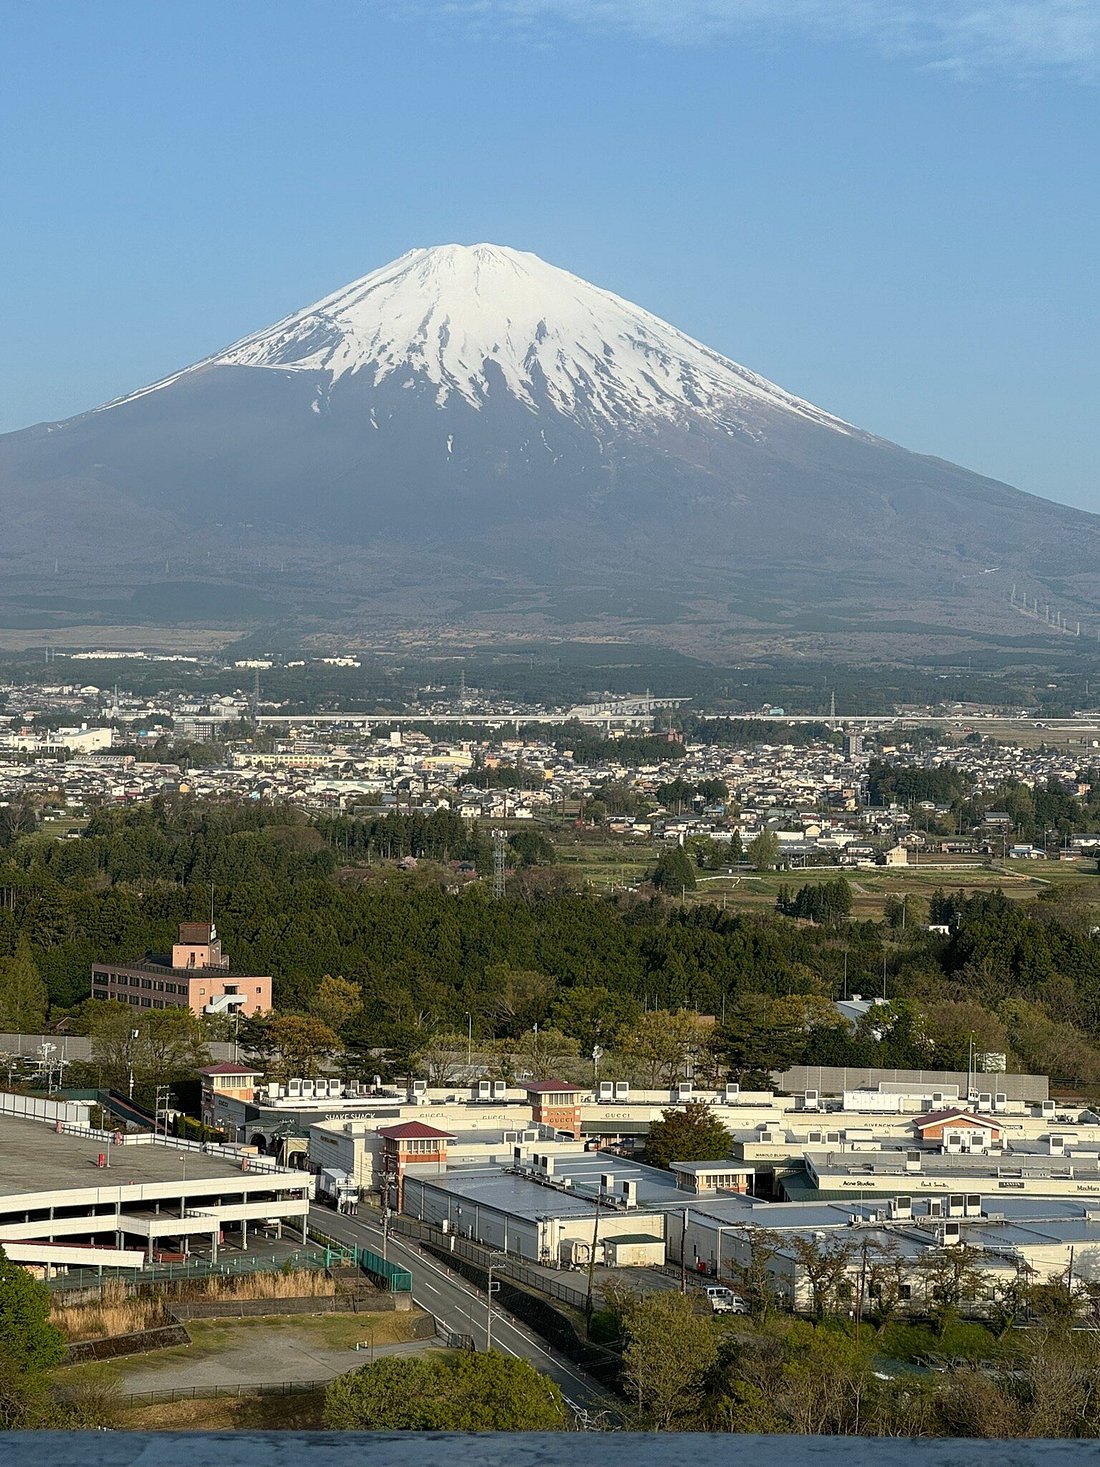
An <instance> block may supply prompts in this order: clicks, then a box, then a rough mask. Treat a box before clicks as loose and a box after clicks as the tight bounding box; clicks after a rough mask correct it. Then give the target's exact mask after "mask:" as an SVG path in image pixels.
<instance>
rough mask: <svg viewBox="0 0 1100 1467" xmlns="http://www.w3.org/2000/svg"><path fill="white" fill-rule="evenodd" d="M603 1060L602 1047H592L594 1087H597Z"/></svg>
mask: <svg viewBox="0 0 1100 1467" xmlns="http://www.w3.org/2000/svg"><path fill="white" fill-rule="evenodd" d="M602 1059H603V1049H602V1048H601V1046H600V1045H598V1044H594V1045H593V1046H592V1083H593V1085H595V1083H596V1081H597V1080H598V1079H599V1074H600V1060H602Z"/></svg>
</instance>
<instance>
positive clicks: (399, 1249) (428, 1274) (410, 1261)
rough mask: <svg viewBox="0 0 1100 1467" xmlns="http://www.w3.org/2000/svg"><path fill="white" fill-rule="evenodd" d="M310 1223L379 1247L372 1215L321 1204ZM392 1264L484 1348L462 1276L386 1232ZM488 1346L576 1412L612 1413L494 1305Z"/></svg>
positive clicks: (590, 1385)
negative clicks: (530, 1368) (535, 1375)
mask: <svg viewBox="0 0 1100 1467" xmlns="http://www.w3.org/2000/svg"><path fill="white" fill-rule="evenodd" d="M309 1221H310V1226H311V1227H314V1228H316V1229H317V1231H318V1232H320V1233H325V1234H327V1235H328V1236H329V1237H330V1238H336V1239H338V1240H339V1241H340V1242H343V1243H354V1244H357V1245H358V1246H359V1247H365V1248H370V1249H372V1250H373V1251H374V1252H375V1253H381V1251H382V1229H381V1227H380V1226H378V1225H377V1224H376V1223H375V1222H374V1221H373V1220H372V1219H368V1218H365V1217H359V1216H356V1215H351V1216H348V1215H341V1214H338V1213H335V1212H330V1211H329V1209H328V1208H325V1207H311V1208H310V1211H309ZM386 1253H387V1257H388V1258H389V1260H390V1262H391V1263H396V1264H398V1265H399V1266H400V1267H401V1268H407V1269H408V1270H409V1272H410V1273H411V1274H412V1279H413V1301H414V1303H416V1304H417V1305H419V1307H420V1308H421V1309H424V1310H427V1311H428V1313H430V1314H434V1315H435V1317H436V1318H437V1319H438V1320H439V1321H440V1323H441V1324H442V1325H443V1326H444V1328H445V1329H447V1330H450V1331H452V1332H453V1333H454V1334H459V1335H472V1336H473V1338H474V1340H475V1342H476V1343H477V1347H478V1349H484V1348H485V1346H486V1334H487V1328H486V1327H487V1322H488V1311H487V1296H486V1295H485V1293H484V1292H483V1291H482V1290H481V1289H478V1288H475V1286H474V1285H473V1284H471V1283H468V1282H467V1280H466V1279H464V1278H462V1277H460V1275H458V1274H456V1273H452V1272H451V1271H450V1269H448V1268H445V1267H444V1266H443V1264H441V1263H440V1262H438V1260H437V1259H435V1258H433V1257H432V1256H431V1254H430V1253H424V1252H422V1251H421V1250H420V1249H419V1248H418V1247H417V1246H416V1245H415V1243H413V1242H411V1241H409V1240H406V1239H404V1238H400V1237H397V1236H395V1235H394V1234H393V1233H390V1235H389V1239H388V1244H387V1248H386ZM492 1345H493V1349H494V1350H500V1351H501V1352H502V1353H503V1354H505V1355H515V1356H517V1357H519V1358H521V1359H524V1360H529V1361H530V1362H531V1364H532V1365H534V1366H535V1368H536V1369H537V1370H540V1371H541V1372H542V1373H543V1375H548V1376H549V1377H550V1378H551V1380H553V1381H554V1382H555V1383H556V1384H557V1386H558V1388H559V1389H560V1391H561V1393H562V1395H563V1396H564V1397H565V1399H566V1401H567V1402H568V1403H569V1404H570V1406H572V1407H573V1409H574V1410H575V1411H576V1412H578V1413H583V1412H592V1413H596V1412H600V1413H603V1412H608V1411H610V1412H613V1413H614V1414H616V1415H617V1414H618V1409H617V1408H618V1404H619V1403H618V1402H617V1401H616V1398H615V1397H614V1396H612V1395H610V1394H609V1393H608V1392H607V1391H605V1390H604V1388H603V1387H602V1386H601V1385H600V1384H599V1382H598V1381H596V1380H594V1379H593V1378H592V1376H590V1375H588V1374H587V1373H586V1372H585V1371H583V1370H581V1369H580V1367H579V1366H576V1365H574V1364H573V1362H572V1361H571V1360H566V1359H565V1357H564V1356H562V1355H559V1354H558V1352H557V1351H556V1350H552V1349H551V1348H550V1347H549V1345H547V1344H546V1342H545V1341H544V1340H542V1339H540V1337H539V1336H538V1335H537V1334H535V1333H534V1331H533V1330H529V1329H528V1328H527V1327H526V1325H522V1324H519V1323H517V1322H515V1321H514V1320H512V1319H511V1318H510V1317H509V1316H508V1315H507V1314H505V1313H504V1312H503V1311H502V1310H501V1309H500V1307H499V1306H498V1305H496V1304H494V1306H493V1321H492Z"/></svg>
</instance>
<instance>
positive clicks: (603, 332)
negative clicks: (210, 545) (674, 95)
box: [100, 244, 868, 437]
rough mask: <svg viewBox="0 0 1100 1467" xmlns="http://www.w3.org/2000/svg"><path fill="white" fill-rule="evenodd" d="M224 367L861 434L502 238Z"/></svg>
mask: <svg viewBox="0 0 1100 1467" xmlns="http://www.w3.org/2000/svg"><path fill="white" fill-rule="evenodd" d="M490 364H491V365H490ZM216 366H243V367H263V368H268V369H277V370H281V371H291V372H315V373H317V374H319V375H321V374H324V375H325V381H324V382H323V384H322V386H323V387H329V386H331V385H332V384H333V383H335V382H337V381H338V380H339V379H340V378H342V377H345V376H347V375H349V374H354V373H360V372H362V373H368V374H370V378H371V380H372V381H373V383H374V385H378V384H380V383H382V382H383V381H385V380H386V379H387V378H390V377H396V378H399V379H404V378H409V379H411V378H418V379H420V380H426V381H428V382H429V383H431V384H433V385H434V386H435V387H436V389H437V392H436V401H437V403H438V404H439V405H440V406H442V405H444V404H445V403H446V402H447V400H448V399H449V398H450V397H451V396H452V394H455V395H457V396H458V397H460V398H463V399H465V401H467V402H468V403H470V404H471V405H472V406H474V407H475V408H476V407H479V406H480V405H481V404H482V403H483V402H484V401H485V400H486V398H487V397H488V396H489V394H490V393H491V391H492V390H493V384H494V382H495V381H498V380H502V381H503V384H504V386H505V387H506V388H507V390H508V391H509V392H510V393H511V394H512V395H513V396H514V397H515V398H517V399H518V400H519V401H520V402H522V403H524V404H525V405H526V406H528V407H529V408H532V409H537V408H539V407H540V406H542V405H543V404H544V403H548V404H549V405H550V406H552V407H553V408H555V409H556V410H557V411H559V412H562V413H564V414H566V415H569V416H572V417H577V418H581V419H584V420H586V421H589V422H597V423H598V422H602V423H606V424H612V425H623V424H638V423H639V421H641V422H642V423H643V424H644V421H645V420H646V419H650V418H653V417H660V418H664V419H668V418H673V419H679V418H685V417H693V416H694V417H701V418H703V419H705V420H706V421H707V422H709V423H710V424H712V425H713V426H716V427H719V428H721V429H723V430H726V431H730V432H733V431H737V430H740V429H743V428H745V427H746V426H748V427H751V426H752V424H753V422H754V421H755V419H756V418H757V416H758V410H759V409H760V408H770V409H773V410H780V411H782V412H786V413H792V414H795V415H796V416H798V417H800V418H803V419H808V420H810V421H812V422H814V423H817V424H820V425H822V426H824V427H828V428H832V429H835V430H836V431H837V432H839V433H844V434H857V433H858V430H856V429H854V428H853V427H851V425H850V424H848V423H845V422H843V421H842V420H841V419H839V418H836V417H834V416H832V415H831V414H829V413H826V412H823V411H822V410H821V409H820V408H816V407H814V406H813V405H812V404H810V403H808V402H804V401H802V400H801V399H800V398H797V397H794V396H792V395H791V394H790V393H787V392H784V391H783V390H782V388H779V387H776V386H775V385H774V384H773V383H771V382H768V381H766V380H765V379H764V378H763V377H759V376H757V375H756V374H755V373H753V372H749V371H747V370H746V369H745V368H744V367H740V366H738V365H737V364H736V363H735V362H731V361H729V360H728V359H727V358H725V357H723V356H721V355H719V353H717V352H714V351H711V350H710V349H709V348H708V347H706V346H703V345H702V344H701V343H700V342H698V341H695V340H693V339H692V338H691V337H689V336H686V335H684V333H683V332H681V331H678V330H677V329H676V328H675V327H674V326H670V325H669V324H668V323H667V322H665V321H662V320H660V319H659V318H658V317H656V316H653V315H650V313H649V312H648V311H644V310H642V309H641V307H639V306H635V305H632V304H631V303H630V302H629V301H625V300H623V299H622V298H621V297H619V296H617V295H613V294H612V293H611V292H610V291H606V290H600V289H599V288H598V287H596V286H593V285H589V284H588V283H587V282H586V281H584V280H581V279H579V278H578V277H577V276H575V275H571V274H569V273H568V271H565V270H559V269H558V268H556V267H555V266H553V265H548V264H547V263H546V262H545V261H544V260H540V259H539V258H538V256H537V255H532V254H528V253H525V252H523V251H520V250H512V249H506V248H503V247H501V246H497V245H487V244H480V245H440V246H437V247H435V248H432V249H417V250H410V251H409V252H408V253H407V254H404V255H402V256H401V257H400V259H398V260H394V261H393V262H392V263H391V264H389V265H385V266H383V267H382V268H381V269H380V270H375V271H372V272H371V274H369V275H364V276H363V278H362V279H361V280H357V281H355V282H354V283H353V284H351V285H348V286H345V287H344V289H342V290H338V291H335V292H334V293H333V294H332V295H329V296H326V297H325V298H324V299H323V300H320V301H318V302H317V303H316V304H315V305H312V306H307V307H306V308H305V309H304V310H302V311H297V312H295V313H294V314H293V315H290V316H287V317H285V319H283V320H282V321H279V322H278V323H277V324H276V325H274V326H271V327H269V328H267V329H265V330H262V331H257V332H255V333H254V334H253V335H251V336H246V337H245V338H244V339H243V340H241V341H238V342H237V343H235V344H234V345H233V346H231V347H229V348H227V349H226V350H225V351H223V352H219V353H217V354H216V355H214V356H211V357H208V358H206V360H205V361H203V362H200V363H198V364H197V367H199V368H209V367H216ZM187 370H188V371H195V370H197V368H195V367H192V368H188V369H187ZM185 375H186V373H185V372H178V373H175V374H174V375H173V376H171V377H167V378H165V379H164V380H163V381H161V382H157V383H155V384H154V385H153V386H151V387H147V388H144V389H142V391H140V392H136V393H133V394H131V395H130V396H128V397H124V398H120V399H117V400H116V401H115V402H112V403H108V404H106V408H112V407H116V406H119V405H120V404H121V403H125V402H132V401H134V400H135V399H136V398H138V397H142V396H144V395H145V394H146V393H149V392H156V391H158V390H159V389H160V388H163V387H166V386H168V385H169V384H170V383H172V382H176V381H178V380H179V378H180V377H183V376H185ZM103 410H104V409H100V411H103ZM754 410H757V411H754ZM858 436H860V437H865V436H868V435H864V434H858Z"/></svg>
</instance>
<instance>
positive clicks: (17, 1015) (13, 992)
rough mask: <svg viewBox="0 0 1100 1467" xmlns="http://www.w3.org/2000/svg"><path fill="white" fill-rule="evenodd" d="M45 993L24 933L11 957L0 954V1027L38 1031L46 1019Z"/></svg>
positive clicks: (47, 1003)
mask: <svg viewBox="0 0 1100 1467" xmlns="http://www.w3.org/2000/svg"><path fill="white" fill-rule="evenodd" d="M48 1008H49V994H48V992H47V989H46V985H45V983H44V982H43V981H42V978H41V976H40V975H39V972H38V969H37V968H36V967H35V962H34V957H33V955H32V953H31V947H30V943H29V942H28V941H27V939H26V938H25V937H24V938H23V940H22V941H21V942H20V944H19V947H18V949H17V951H16V954H15V957H14V958H0V1029H3V1030H5V1031H6V1032H8V1033H12V1034H38V1033H40V1032H41V1030H42V1027H43V1025H44V1024H45V1022H46V1010H47V1009H48Z"/></svg>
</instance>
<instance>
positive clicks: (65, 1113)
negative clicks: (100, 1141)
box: [0, 1090, 90, 1126]
mask: <svg viewBox="0 0 1100 1467" xmlns="http://www.w3.org/2000/svg"><path fill="white" fill-rule="evenodd" d="M89 1109H90V1106H89V1105H88V1102H87V1101H86V1100H46V1099H44V1098H42V1097H41V1096H37V1095H10V1094H9V1093H8V1092H7V1091H3V1090H0V1115H5V1116H22V1117H23V1118H24V1119H26V1120H28V1121H49V1122H50V1123H52V1124H56V1123H57V1122H58V1121H61V1122H62V1123H63V1124H65V1125H75V1126H80V1125H87V1121H88V1111H89Z"/></svg>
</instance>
